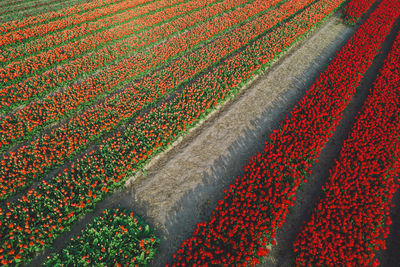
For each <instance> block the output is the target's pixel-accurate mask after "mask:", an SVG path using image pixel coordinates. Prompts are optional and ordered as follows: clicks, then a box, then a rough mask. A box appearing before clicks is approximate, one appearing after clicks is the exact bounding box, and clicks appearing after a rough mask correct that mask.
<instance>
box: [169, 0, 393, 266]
mask: <svg viewBox="0 0 400 267" xmlns="http://www.w3.org/2000/svg"><path fill="white" fill-rule="evenodd" d="M399 14H400V1H399V0H383V1H382V3H381V5H380V6H379V7H378V8H377V9H376V10H375V12H374V13H373V14H372V15H371V17H370V18H369V19H368V20H367V21H366V22H365V24H363V25H362V26H361V27H360V28H359V29H358V30H357V32H356V33H355V35H354V36H353V37H352V38H351V39H350V40H349V41H348V42H347V44H346V45H345V46H344V47H343V48H342V50H341V51H340V52H339V54H338V55H337V56H336V58H335V59H334V60H333V61H332V62H331V64H330V65H329V66H328V67H327V69H326V70H325V71H324V72H323V73H321V75H320V76H319V78H318V79H317V80H316V82H315V83H314V84H313V85H312V86H311V88H310V89H309V90H308V91H307V93H306V95H305V96H304V97H303V98H302V99H301V100H300V101H299V103H298V104H297V105H296V106H295V108H294V109H293V110H292V111H291V113H290V115H289V116H288V117H287V118H286V119H285V120H284V121H283V122H282V124H281V127H280V129H279V130H275V131H274V132H273V133H272V134H271V136H270V141H269V142H267V143H266V145H265V149H264V151H263V152H261V153H258V154H257V155H256V156H255V157H253V158H251V159H250V162H249V164H248V165H247V166H246V167H245V173H244V175H242V176H240V177H238V178H237V179H236V181H235V183H234V184H232V185H231V186H230V188H229V190H226V191H225V192H226V195H225V198H224V200H220V201H219V203H218V205H217V207H216V209H215V210H214V211H213V213H212V215H211V218H210V219H209V220H208V221H205V222H202V223H199V224H198V225H197V227H196V229H195V231H194V233H193V235H192V237H190V238H189V239H187V240H186V241H185V242H183V243H182V245H181V248H180V249H179V250H178V251H177V252H176V254H175V255H174V261H173V265H174V266H183V265H202V264H205V263H208V264H215V265H225V264H227V265H235V266H244V265H247V264H251V265H254V264H256V263H258V260H259V258H260V257H263V256H265V255H266V254H267V253H268V249H267V248H266V246H267V245H269V244H271V245H274V244H275V241H274V240H273V239H274V237H275V235H276V230H277V228H279V227H280V226H281V225H282V224H283V222H284V220H285V217H286V215H287V213H288V208H289V206H292V205H293V203H294V201H295V197H294V195H295V193H296V190H297V189H298V187H299V185H300V184H302V183H304V182H305V181H306V176H307V175H308V174H310V173H311V166H312V163H313V162H314V161H316V159H317V157H318V155H319V154H320V152H321V149H322V147H323V146H324V144H325V143H326V142H327V140H328V139H329V138H330V136H331V135H332V132H333V131H334V129H335V127H336V125H337V124H338V122H339V121H340V120H341V118H342V112H343V110H344V109H345V107H346V106H347V105H348V104H349V102H350V101H351V98H352V96H353V95H354V93H355V91H356V87H357V85H358V84H359V82H360V80H361V78H362V75H363V73H365V71H366V70H367V69H368V67H369V66H370V65H371V63H372V60H373V58H374V57H375V56H376V55H377V54H378V53H379V48H380V45H381V43H382V42H383V41H384V39H385V36H386V35H387V34H388V33H389V31H390V29H391V28H392V25H393V24H394V21H395V20H396V18H397V17H398V16H399Z"/></svg>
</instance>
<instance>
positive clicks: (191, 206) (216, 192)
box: [123, 17, 354, 266]
mask: <svg viewBox="0 0 400 267" xmlns="http://www.w3.org/2000/svg"><path fill="white" fill-rule="evenodd" d="M353 31H354V29H353V28H348V27H346V26H344V25H342V24H339V23H338V19H337V18H336V17H334V18H331V19H329V20H328V22H327V23H325V24H324V25H323V26H322V28H320V29H319V30H318V31H315V32H314V33H313V35H312V36H311V38H307V39H306V40H305V41H303V42H301V43H299V45H296V47H295V48H293V49H292V50H291V51H289V52H288V55H287V56H285V57H284V58H283V59H281V60H280V61H279V63H278V64H275V65H274V66H273V67H272V68H271V70H270V71H269V72H268V73H267V74H265V75H263V76H262V77H259V78H258V79H257V80H255V81H254V82H253V83H252V84H251V85H250V86H249V87H248V88H246V89H244V90H243V91H242V93H241V94H240V95H239V96H237V97H236V98H235V99H234V101H230V102H229V103H227V104H226V105H224V107H223V108H221V109H220V110H219V111H217V112H214V113H213V114H212V115H211V116H210V117H209V118H208V119H207V120H206V121H205V122H204V123H203V124H202V125H201V126H200V127H197V128H196V129H195V130H194V131H192V132H191V133H189V134H188V135H187V136H186V138H185V139H184V140H183V141H182V142H180V143H179V144H178V145H176V146H175V147H174V148H173V149H171V150H170V151H169V152H166V153H164V154H163V155H160V156H159V157H158V158H157V159H155V160H154V161H153V163H152V164H151V165H150V166H149V167H148V168H147V169H148V170H147V174H146V175H139V176H138V177H136V178H135V179H132V180H131V181H128V183H127V184H128V191H129V193H127V195H126V196H124V197H123V203H124V206H131V207H132V208H133V209H134V210H136V211H137V212H138V213H139V214H140V215H141V216H142V217H143V218H144V219H145V220H146V221H147V222H148V223H149V224H150V225H152V226H153V227H155V228H156V232H157V233H158V235H159V236H160V237H161V246H160V251H159V254H158V255H157V258H156V259H155V261H154V262H153V264H152V265H154V266H161V265H162V264H163V263H165V261H168V260H170V259H171V257H172V254H173V253H174V252H175V251H176V249H177V248H178V247H179V245H180V243H181V242H182V241H184V240H185V239H186V238H187V237H189V236H190V234H191V233H192V232H193V230H194V228H195V225H196V223H198V222H201V221H203V220H206V219H207V218H208V217H209V216H210V214H211V212H212V210H213V209H214V208H215V206H216V203H217V201H218V200H219V199H222V198H223V195H224V194H223V189H225V188H227V187H228V185H229V184H231V183H232V182H233V181H234V179H235V177H236V176H237V175H240V174H241V173H242V171H243V167H244V165H245V164H246V163H247V162H248V159H249V157H250V156H251V155H254V154H255V153H256V152H257V151H259V150H261V149H262V148H263V144H264V141H265V140H266V138H267V136H268V135H269V134H270V133H271V131H272V130H273V129H275V128H277V127H278V126H279V122H280V121H281V120H282V119H283V118H284V116H285V115H286V114H287V113H288V112H289V111H290V110H291V109H292V107H293V106H294V104H295V103H297V101H298V100H299V99H300V98H301V96H302V95H303V94H304V92H305V91H306V90H307V89H308V88H309V86H310V85H311V84H312V83H313V81H314V80H315V78H316V77H317V75H318V74H319V72H320V71H321V70H323V69H324V68H325V67H326V65H327V64H328V63H329V60H330V58H331V57H333V56H334V53H335V51H337V50H338V49H339V48H340V47H341V46H342V45H343V44H344V43H345V41H346V40H347V39H348V38H349V36H351V34H352V33H353Z"/></svg>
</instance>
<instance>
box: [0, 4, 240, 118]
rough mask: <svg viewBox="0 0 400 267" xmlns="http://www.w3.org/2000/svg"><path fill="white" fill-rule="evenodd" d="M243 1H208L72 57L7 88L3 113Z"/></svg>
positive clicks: (2, 94) (3, 100)
mask: <svg viewBox="0 0 400 267" xmlns="http://www.w3.org/2000/svg"><path fill="white" fill-rule="evenodd" d="M242 3H243V1H240V2H238V3H236V2H234V3H232V1H220V0H217V1H216V2H213V1H204V5H203V6H201V7H198V8H195V9H191V8H189V9H188V10H187V13H183V12H180V13H181V14H180V15H179V14H178V15H176V14H175V16H174V14H172V13H171V14H170V15H169V16H167V17H166V18H165V20H163V21H161V22H159V23H155V24H153V25H151V26H149V27H145V28H143V29H142V30H140V31H137V32H134V33H132V34H129V35H126V36H124V37H123V38H120V39H118V40H115V43H111V44H109V45H108V46H105V47H104V48H102V49H99V50H97V51H93V52H92V53H89V54H86V55H82V56H80V57H78V58H76V59H73V60H70V61H69V62H68V63H66V64H64V65H62V66H61V67H58V68H56V69H50V70H48V71H45V72H44V73H42V74H38V75H34V76H32V77H30V78H28V79H26V80H25V81H23V82H20V83H16V84H13V85H10V86H7V87H4V88H3V90H1V91H0V95H1V97H0V101H1V104H0V108H1V112H2V113H5V112H7V111H10V110H12V109H13V108H15V107H17V106H18V105H20V104H21V103H23V104H27V103H29V102H31V101H33V100H34V99H38V98H40V97H41V96H42V95H43V94H46V93H51V92H52V91H54V90H56V88H57V87H59V86H67V85H70V84H71V83H73V82H75V81H76V80H77V79H78V78H80V77H82V76H84V77H88V76H90V74H91V73H93V71H95V70H98V69H99V68H100V67H106V66H110V65H111V64H113V63H115V62H117V60H120V59H123V58H125V57H127V56H130V55H132V54H133V53H134V52H135V53H137V52H139V51H140V50H143V49H144V48H145V47H149V46H151V45H154V44H155V43H157V42H161V41H163V40H165V39H166V38H169V37H171V36H172V35H176V34H178V33H179V32H181V31H182V30H184V29H185V28H188V27H192V26H193V25H196V24H197V23H200V22H201V21H202V20H208V19H210V18H212V17H213V16H215V15H216V14H218V13H219V12H226V10H230V9H232V8H235V6H240V5H241V4H242ZM47 101H49V99H47ZM27 108H28V107H27ZM25 109H26V108H25Z"/></svg>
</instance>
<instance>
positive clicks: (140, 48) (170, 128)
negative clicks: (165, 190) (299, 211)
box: [0, 0, 400, 266]
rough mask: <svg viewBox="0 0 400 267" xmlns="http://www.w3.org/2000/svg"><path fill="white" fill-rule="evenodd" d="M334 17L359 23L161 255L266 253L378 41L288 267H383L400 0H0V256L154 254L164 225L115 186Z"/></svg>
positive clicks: (87, 258) (394, 160)
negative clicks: (206, 208) (201, 217)
mask: <svg viewBox="0 0 400 267" xmlns="http://www.w3.org/2000/svg"><path fill="white" fill-rule="evenodd" d="M332 17H338V18H339V20H340V23H343V24H345V25H347V26H346V27H349V28H351V29H354V34H352V36H351V37H350V38H349V39H348V40H346V42H345V44H344V45H343V46H342V47H340V49H339V50H338V51H336V54H335V56H334V57H333V58H332V59H331V60H330V62H329V64H328V65H327V67H326V68H324V69H322V70H321V71H320V73H319V75H318V77H317V78H316V79H315V81H314V83H313V84H312V85H311V87H310V88H305V91H304V92H305V93H304V95H302V96H301V97H300V98H299V99H300V100H299V101H298V103H297V104H296V105H295V106H294V107H293V108H291V111H290V112H289V113H288V114H287V115H286V117H285V118H284V119H283V120H282V121H281V122H280V126H279V128H277V129H275V130H273V132H272V134H271V135H270V136H269V137H268V138H267V140H265V147H264V150H263V151H259V152H256V153H255V155H254V156H253V157H251V158H250V160H248V161H247V162H248V163H247V165H246V166H244V171H243V172H242V174H241V175H240V176H239V177H237V178H236V180H234V183H233V184H231V185H230V186H229V187H228V188H227V189H226V190H225V191H224V194H225V197H224V198H223V199H221V200H219V201H218V203H217V205H216V207H215V206H214V207H213V210H212V211H211V210H210V214H211V216H209V217H208V219H207V220H206V221H203V222H198V224H197V225H193V226H192V228H191V229H192V233H191V234H186V236H185V239H186V240H182V242H181V246H180V248H177V249H176V250H175V253H174V254H173V255H172V254H171V255H169V258H168V259H165V260H163V262H164V264H166V265H168V266H171V265H172V266H207V265H216V266H246V265H251V266H254V265H257V264H260V263H261V264H262V262H263V258H264V257H266V256H267V255H268V253H269V252H270V250H271V249H273V247H274V245H276V244H277V242H278V243H279V240H277V237H276V234H277V231H279V229H280V227H281V226H282V225H283V224H284V223H285V219H286V217H287V215H288V213H290V212H291V209H290V208H291V206H293V204H294V202H295V201H296V199H295V195H296V192H298V191H299V190H301V186H302V185H303V184H305V183H307V177H308V176H309V175H311V173H312V167H313V166H314V165H315V164H317V163H318V158H319V157H320V156H321V154H323V148H324V146H325V144H326V143H327V142H328V141H329V139H330V138H331V137H332V135H333V134H334V132H335V129H336V127H337V126H338V125H339V123H340V121H341V120H342V118H343V113H344V111H345V110H346V108H348V106H349V105H350V103H351V102H352V99H353V97H354V95H355V94H356V92H357V88H358V87H359V85H360V84H362V82H363V79H364V77H365V76H367V75H368V73H369V72H368V70H369V69H370V68H371V66H375V65H376V64H377V63H376V62H375V61H374V59H376V58H377V57H379V56H380V55H381V54H382V49H383V48H384V47H388V48H387V50H388V52H387V55H385V59H384V63H382V65H381V66H380V68H379V71H378V73H377V74H376V75H377V76H376V78H375V79H374V82H373V84H371V86H370V89H369V90H370V93H369V95H368V97H367V98H366V100H365V102H364V103H363V105H362V108H361V109H360V110H359V111H358V113H357V115H356V117H355V120H354V124H353V125H352V126H351V130H350V131H349V135H348V136H347V137H346V139H345V141H344V143H343V144H341V148H340V155H339V156H338V157H337V158H336V159H335V162H334V164H333V165H332V166H331V167H330V175H329V178H328V180H327V182H326V184H324V186H323V188H322V189H321V194H320V196H319V197H318V198H315V200H314V202H315V206H313V207H315V209H314V210H313V211H312V217H311V218H310V219H309V220H308V221H307V220H306V221H305V222H304V225H302V228H301V231H300V232H299V233H298V236H297V239H296V241H295V242H294V243H293V244H292V247H291V250H292V251H293V252H294V253H295V255H296V258H295V259H294V260H293V266H378V265H379V260H378V259H377V256H376V255H377V253H379V251H381V250H384V249H385V248H386V243H385V239H386V238H387V237H388V236H389V234H390V231H389V225H390V224H391V216H390V212H391V208H392V207H393V206H394V205H393V204H392V199H394V196H395V194H396V193H397V189H398V177H399V174H400V116H399V114H400V33H399V34H397V32H395V31H398V28H399V27H398V26H399V25H400V0H379V1H375V0H347V1H345V0H201V1H194V0H66V1H58V0H18V1H11V0H0V239H1V243H0V262H1V264H2V265H4V266H15V265H29V264H30V263H31V264H33V265H38V264H39V265H45V266H153V265H157V264H155V261H154V260H155V259H157V257H158V255H159V250H160V249H161V250H162V246H161V248H160V243H162V242H166V241H165V240H164V241H163V239H162V231H161V230H160V229H158V228H157V226H156V225H155V224H154V223H153V221H152V220H151V218H147V217H146V215H145V214H146V212H145V211H143V210H142V209H140V211H137V210H136V209H135V204H129V203H127V201H120V202H121V203H117V202H118V201H119V200H118V201H114V202H112V204H109V203H110V199H113V198H115V197H116V196H117V195H123V194H126V192H127V191H126V190H128V188H127V187H128V186H127V181H129V180H130V179H132V177H135V175H137V174H138V173H139V172H145V169H146V166H148V164H149V163H151V162H152V160H153V159H154V158H155V157H156V156H157V157H159V156H160V157H163V156H164V157H165V156H166V155H169V154H167V153H166V151H168V150H169V149H171V147H173V146H174V145H176V144H178V143H179V142H180V141H179V140H181V139H183V140H185V138H186V137H185V136H186V135H187V134H188V133H189V130H191V129H192V128H193V129H194V130H195V129H197V127H196V126H198V125H199V124H200V123H201V122H203V121H204V120H207V118H208V116H209V115H210V114H212V113H213V112H223V111H220V110H221V107H223V106H224V105H226V102H227V101H228V100H232V101H236V100H235V99H236V98H237V97H238V96H239V95H240V94H242V93H243V91H245V90H246V88H247V86H248V85H249V84H250V83H251V82H253V81H254V80H255V79H261V78H260V77H262V75H267V74H266V73H267V70H270V69H272V70H273V69H274V68H275V67H276V65H275V63H276V62H277V63H279V62H280V61H281V60H283V59H284V58H285V56H286V55H288V54H289V53H296V47H299V46H300V47H301V46H302V42H304V41H306V40H307V39H308V38H310V36H312V35H313V34H317V33H318V30H319V29H320V28H321V27H323V25H324V24H325V23H326V22H327V21H328V20H329V19H331V18H332ZM389 35H394V36H396V38H394V41H393V42H390V40H388V36H389ZM388 42H389V43H388ZM288 76H290V73H288ZM244 97H245V96H244ZM248 119H249V120H251V119H252V118H248ZM144 179H146V178H144ZM107 201H108V202H107ZM107 203H108V204H107ZM149 208H151V207H149ZM142 215H144V216H142ZM142 217H143V218H142ZM147 219H149V220H147ZM178 220H179V218H178ZM157 262H159V261H157Z"/></svg>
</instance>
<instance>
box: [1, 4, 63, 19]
mask: <svg viewBox="0 0 400 267" xmlns="http://www.w3.org/2000/svg"><path fill="white" fill-rule="evenodd" d="M59 2H61V0H35V1H34V2H33V3H31V2H26V3H22V4H18V3H15V4H13V5H7V6H0V16H3V15H4V14H13V13H17V12H20V11H27V10H29V9H32V8H38V7H41V6H51V5H53V4H58V3H59Z"/></svg>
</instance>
